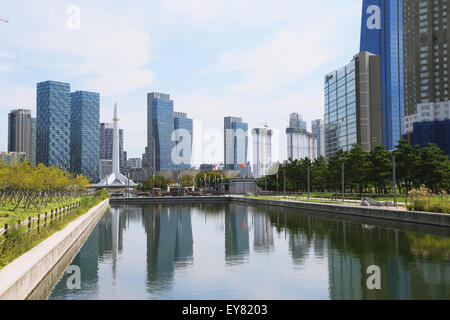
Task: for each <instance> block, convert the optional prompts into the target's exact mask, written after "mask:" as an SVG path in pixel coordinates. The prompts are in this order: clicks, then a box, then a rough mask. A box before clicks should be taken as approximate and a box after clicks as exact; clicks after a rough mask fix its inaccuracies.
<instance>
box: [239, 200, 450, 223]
mask: <svg viewBox="0 0 450 320" xmlns="http://www.w3.org/2000/svg"><path fill="white" fill-rule="evenodd" d="M232 201H233V202H237V203H243V204H247V205H255V206H258V205H259V206H275V207H281V208H289V209H299V210H304V211H319V212H327V213H334V214H337V215H351V216H363V217H370V218H377V219H385V220H393V221H402V222H409V223H420V224H426V225H434V226H441V227H450V214H440V213H430V212H417V211H405V210H390V209H382V208H372V207H370V208H369V207H362V206H351V205H349V206H345V205H335V204H321V203H313V202H294V201H283V200H263V199H252V198H238V197H233V198H232Z"/></svg>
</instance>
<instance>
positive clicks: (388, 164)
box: [258, 140, 450, 194]
mask: <svg viewBox="0 0 450 320" xmlns="http://www.w3.org/2000/svg"><path fill="white" fill-rule="evenodd" d="M393 155H395V169H396V175H395V176H396V184H397V188H398V190H399V191H400V192H401V193H408V192H409V191H410V190H412V189H413V188H420V187H421V186H423V185H424V186H426V187H427V188H429V189H431V190H432V191H433V192H435V193H438V192H440V191H443V190H446V191H449V190H450V161H449V159H448V157H447V156H445V155H444V154H443V152H442V150H441V149H440V148H439V147H438V146H436V145H435V144H429V145H428V147H425V148H421V147H420V146H415V147H413V146H411V145H409V144H408V143H407V142H406V141H405V140H402V141H400V142H399V144H398V146H397V148H396V150H395V151H393V152H390V151H386V150H385V148H384V147H383V146H382V145H378V146H376V147H375V149H374V150H372V151H371V152H365V151H364V150H362V148H361V147H360V146H358V145H357V146H355V147H354V148H353V149H351V150H349V151H339V152H338V153H337V154H336V155H334V156H333V157H330V159H329V160H328V162H326V161H325V159H324V158H323V157H320V158H318V159H316V160H315V161H311V160H310V159H308V158H306V159H302V160H293V161H290V162H288V163H287V164H285V165H280V170H279V171H278V174H277V175H272V176H267V177H266V178H262V179H259V180H258V185H259V186H260V187H262V188H263V189H264V188H265V186H266V185H267V189H268V190H272V191H275V190H280V191H282V190H283V189H284V180H283V179H284V175H286V191H289V192H298V191H306V190H307V188H308V187H307V184H308V180H307V174H308V173H307V172H308V168H309V172H310V190H311V191H315V192H340V191H341V188H342V164H344V172H345V179H344V182H345V188H346V191H347V192H349V191H350V192H351V193H377V194H386V193H391V192H392V189H393V188H392V187H393V182H392V181H393V180H392V176H393V175H392V174H393V163H392V161H393ZM277 181H278V183H277Z"/></svg>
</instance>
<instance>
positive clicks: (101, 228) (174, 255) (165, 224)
mask: <svg viewBox="0 0 450 320" xmlns="http://www.w3.org/2000/svg"><path fill="white" fill-rule="evenodd" d="M374 265H375V266H378V267H379V268H380V281H379V284H380V286H381V289H374V290H370V289H369V288H368V286H367V279H368V278H369V277H370V276H371V274H368V273H367V269H368V268H369V267H370V266H374ZM74 266H75V268H79V271H80V273H79V275H80V279H81V282H80V285H81V286H80V289H77V288H74V289H72V287H73V286H71V285H69V286H68V283H69V284H74V283H75V284H76V278H74V275H76V273H73V270H74ZM65 267H66V266H64V268H65ZM64 268H63V269H62V270H64ZM67 271H68V272H65V273H64V274H63V275H62V277H61V278H60V279H59V281H57V283H56V285H55V286H54V288H53V290H52V291H51V292H50V295H49V299H194V300H196V299H213V300H215V299H225V300H233V299H258V300H260V299H449V298H450V232H449V230H448V229H445V228H434V227H420V226H417V225H406V224H399V223H393V222H384V221H382V220H371V221H370V222H368V220H367V219H365V220H364V219H362V218H358V219H356V218H350V217H337V216H334V215H331V214H318V213H308V212H300V211H290V210H285V209H280V208H271V207H249V206H244V205H241V204H235V203H223V204H220V203H217V204H197V205H166V204H164V205H155V204H151V205H132V206H130V205H121V206H117V205H116V206H112V207H111V210H110V211H109V213H108V214H106V215H105V216H103V217H102V219H101V220H100V221H99V223H98V224H97V226H96V227H95V228H94V230H93V232H92V234H91V235H90V236H89V238H88V240H87V241H86V242H85V244H84V246H83V247H82V248H81V250H80V251H79V252H78V254H76V256H75V258H74V259H73V261H72V262H71V263H70V265H69V266H68V268H67ZM74 279H75V280H74ZM372 279H373V278H372Z"/></svg>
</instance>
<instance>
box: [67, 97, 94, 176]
mask: <svg viewBox="0 0 450 320" xmlns="http://www.w3.org/2000/svg"><path fill="white" fill-rule="evenodd" d="M99 156H100V94H98V93H95V92H87V91H76V92H72V93H71V94H70V171H71V172H72V173H78V174H83V175H85V176H86V177H88V178H90V179H91V180H95V181H96V180H98V179H99V176H98V174H99V173H98V161H99Z"/></svg>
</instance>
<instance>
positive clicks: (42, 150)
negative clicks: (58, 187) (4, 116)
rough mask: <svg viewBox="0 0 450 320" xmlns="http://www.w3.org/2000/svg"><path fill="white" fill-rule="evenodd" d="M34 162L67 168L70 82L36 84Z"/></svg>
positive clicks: (68, 165)
mask: <svg viewBox="0 0 450 320" xmlns="http://www.w3.org/2000/svg"><path fill="white" fill-rule="evenodd" d="M36 132H37V134H36V143H37V146H36V162H37V163H43V164H44V165H46V166H54V165H58V166H59V167H60V168H61V169H65V170H69V169H70V84H68V83H62V82H56V81H46V82H41V83H38V84H37V120H36Z"/></svg>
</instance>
